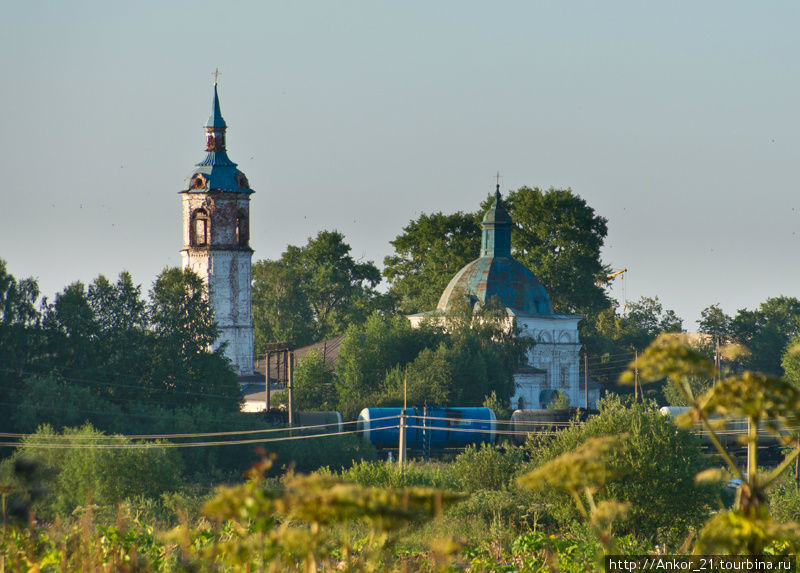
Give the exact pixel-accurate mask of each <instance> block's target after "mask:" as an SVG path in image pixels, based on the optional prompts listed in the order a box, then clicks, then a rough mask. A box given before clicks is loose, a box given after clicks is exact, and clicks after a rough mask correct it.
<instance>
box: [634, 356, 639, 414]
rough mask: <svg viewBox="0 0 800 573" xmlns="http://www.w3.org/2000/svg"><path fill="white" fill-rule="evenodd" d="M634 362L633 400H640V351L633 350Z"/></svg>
mask: <svg viewBox="0 0 800 573" xmlns="http://www.w3.org/2000/svg"><path fill="white" fill-rule="evenodd" d="M633 357H634V358H633V363H634V364H635V366H634V367H633V401H634V402H638V401H639V365H638V364H637V363H638V362H639V351H638V350H634V351H633Z"/></svg>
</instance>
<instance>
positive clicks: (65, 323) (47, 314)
mask: <svg viewBox="0 0 800 573" xmlns="http://www.w3.org/2000/svg"><path fill="white" fill-rule="evenodd" d="M42 306H43V308H44V313H43V318H42V324H43V326H44V329H45V333H46V335H47V338H48V347H49V348H48V350H49V353H50V355H51V357H52V358H51V360H52V364H53V366H54V367H56V368H60V369H64V370H66V371H67V372H69V373H70V374H71V375H72V376H75V377H85V376H86V375H87V374H89V373H92V372H94V371H95V370H96V367H97V363H98V358H99V357H98V356H97V354H96V353H95V352H94V343H95V342H96V340H97V334H98V325H97V321H96V319H95V314H94V311H93V310H92V307H91V305H90V304H89V299H88V298H87V294H86V286H85V285H84V284H83V283H82V282H80V281H77V282H74V283H71V284H69V285H68V286H67V287H66V288H65V289H64V290H63V291H62V292H60V293H58V294H56V296H55V300H54V301H53V302H52V303H48V302H47V300H46V299H45V300H43V301H42Z"/></svg>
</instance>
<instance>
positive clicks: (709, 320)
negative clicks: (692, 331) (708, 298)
mask: <svg viewBox="0 0 800 573" xmlns="http://www.w3.org/2000/svg"><path fill="white" fill-rule="evenodd" d="M697 324H698V328H697V330H698V331H699V332H702V333H704V334H710V335H711V336H713V337H714V338H715V339H716V340H718V341H719V342H720V343H725V342H727V341H728V339H729V337H730V332H731V317H730V316H728V315H727V314H725V313H724V312H723V310H722V309H721V308H720V306H719V303H715V304H712V305H711V306H707V307H706V308H704V309H703V310H702V311H700V320H698V321H697Z"/></svg>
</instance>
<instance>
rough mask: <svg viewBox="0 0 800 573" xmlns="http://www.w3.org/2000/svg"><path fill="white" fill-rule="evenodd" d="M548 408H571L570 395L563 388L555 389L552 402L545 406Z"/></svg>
mask: <svg viewBox="0 0 800 573" xmlns="http://www.w3.org/2000/svg"><path fill="white" fill-rule="evenodd" d="M545 408H547V409H548V410H565V409H567V408H569V396H567V395H566V394H565V393H564V392H562V391H561V390H555V391H554V392H553V397H552V398H551V399H550V402H548V403H547V405H546V406H545Z"/></svg>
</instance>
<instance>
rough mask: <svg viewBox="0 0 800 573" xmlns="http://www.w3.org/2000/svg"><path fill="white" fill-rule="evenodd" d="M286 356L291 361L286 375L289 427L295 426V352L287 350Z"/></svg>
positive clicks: (287, 366)
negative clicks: (287, 380)
mask: <svg viewBox="0 0 800 573" xmlns="http://www.w3.org/2000/svg"><path fill="white" fill-rule="evenodd" d="M286 356H287V357H288V359H289V360H288V364H287V365H286V374H287V375H288V377H289V384H288V386H289V425H290V426H294V352H292V351H290V350H289V349H287V350H286Z"/></svg>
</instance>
